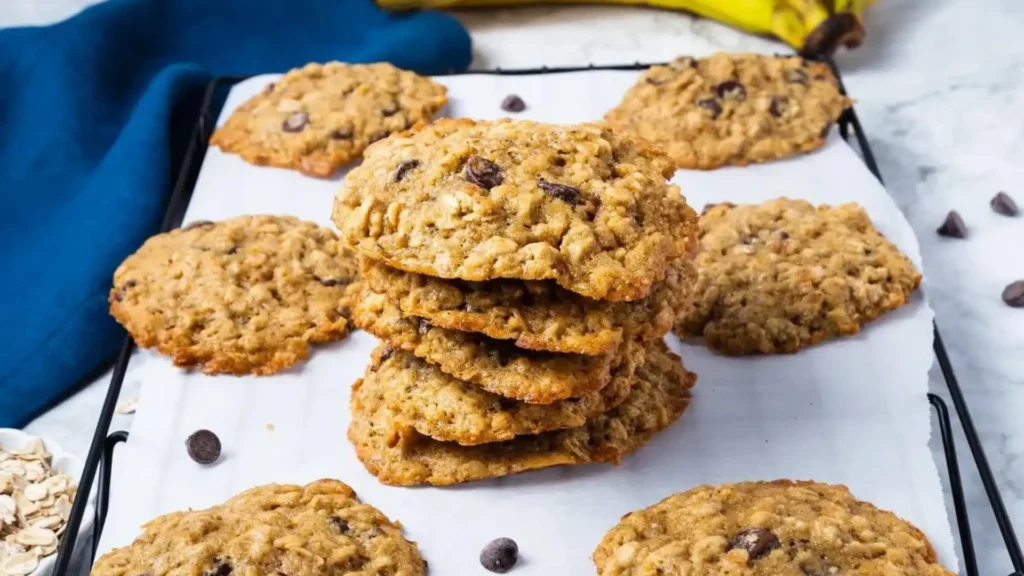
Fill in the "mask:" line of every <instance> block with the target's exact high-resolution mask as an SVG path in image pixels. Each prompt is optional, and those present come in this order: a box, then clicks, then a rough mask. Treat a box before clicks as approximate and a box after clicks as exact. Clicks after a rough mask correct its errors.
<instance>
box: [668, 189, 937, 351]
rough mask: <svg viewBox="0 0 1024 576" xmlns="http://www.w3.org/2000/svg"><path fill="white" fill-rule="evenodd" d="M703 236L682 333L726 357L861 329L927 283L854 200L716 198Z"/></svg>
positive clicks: (789, 348)
mask: <svg viewBox="0 0 1024 576" xmlns="http://www.w3.org/2000/svg"><path fill="white" fill-rule="evenodd" d="M700 234H701V240H700V241H701V251H700V254H699V255H698V256H697V268H698V269H699V270H700V278H699V279H698V281H697V287H696V290H695V294H694V297H693V306H692V308H691V309H690V311H689V312H688V313H687V314H686V316H685V317H684V318H683V320H682V321H681V322H680V323H679V324H678V325H677V327H676V331H677V333H679V335H680V336H682V337H687V336H703V337H704V340H705V343H706V344H707V346H708V347H709V348H712V349H714V350H717V351H719V352H722V353H725V354H730V355H742V354H777V353H792V352H797V351H798V350H800V349H801V348H805V347H807V346H811V345H813V344H816V343H818V342H821V341H823V340H825V339H827V338H832V337H835V336H841V335H847V334H856V333H857V332H859V331H860V327H861V326H862V325H863V324H865V323H867V322H869V321H871V320H874V319H876V318H878V317H880V316H882V315H883V314H885V313H886V312H889V311H892V310H895V309H896V308H899V307H900V306H902V305H904V304H906V303H907V301H908V299H909V298H910V294H911V293H912V292H913V291H914V290H916V289H917V287H918V285H919V284H920V283H921V274H920V273H919V272H918V271H917V270H916V269H915V268H914V265H913V263H912V262H911V261H910V259H908V258H907V257H906V256H905V255H903V254H902V253H901V252H900V251H899V249H898V248H897V247H896V246H895V245H893V244H892V242H889V240H887V239H886V238H885V237H884V236H882V234H880V233H879V232H878V231H877V230H875V228H874V227H873V226H872V225H871V220H870V219H869V218H868V215H867V213H866V212H865V211H864V209H863V208H861V207H860V206H858V205H856V204H843V205H840V206H835V207H833V206H827V205H821V206H817V207H815V206H813V205H811V204H810V203H808V202H806V201H804V200H791V199H788V198H777V199H775V200H770V201H768V202H765V203H763V204H758V205H744V206H735V205H732V204H718V205H716V206H713V207H710V208H709V209H708V210H707V211H706V212H705V213H704V214H703V215H702V216H701V219H700Z"/></svg>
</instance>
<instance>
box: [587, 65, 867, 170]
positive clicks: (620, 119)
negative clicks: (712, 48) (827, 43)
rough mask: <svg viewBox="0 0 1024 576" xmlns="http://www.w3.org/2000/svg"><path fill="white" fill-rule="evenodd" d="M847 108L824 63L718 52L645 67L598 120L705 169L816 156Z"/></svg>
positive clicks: (683, 165)
mask: <svg viewBox="0 0 1024 576" xmlns="http://www.w3.org/2000/svg"><path fill="white" fill-rule="evenodd" d="M851 104H852V102H851V101H850V99H848V98H846V97H845V96H843V95H842V94H841V93H840V92H839V83H838V81H837V80H836V78H835V76H834V75H833V74H832V71H831V70H830V69H829V67H828V66H827V65H825V64H823V63H820V62H811V61H807V60H804V59H803V58H800V57H799V56H767V55H762V54H725V53H719V54H715V55H713V56H710V57H708V58H700V59H695V58H689V57H681V58H677V59H675V60H673V61H672V62H671V63H670V64H669V65H668V66H654V67H652V68H651V69H649V70H648V71H646V72H645V73H644V74H643V75H642V76H641V77H640V79H639V80H638V81H637V83H636V84H634V85H633V87H632V88H630V89H629V91H628V92H626V95H625V97H623V99H622V103H621V104H619V105H618V106H617V107H616V108H614V109H612V110H611V111H609V112H608V114H606V115H605V119H606V120H607V121H608V122H609V123H610V124H611V125H612V126H614V127H616V128H620V129H622V130H627V131H629V132H632V133H634V134H637V135H639V136H642V137H644V138H647V139H648V140H650V141H652V142H654V143H656V144H658V145H659V146H661V147H662V148H663V149H664V150H665V151H666V152H667V153H668V155H669V157H671V158H672V160H673V161H674V162H675V163H676V165H677V166H679V167H680V168H699V169H703V170H707V169H711V168H717V167H719V166H723V165H725V164H735V165H740V166H745V165H747V164H750V163H753V162H767V161H770V160H775V159H778V158H785V157H787V156H793V155H796V154H800V153H803V152H810V151H812V150H816V149H818V148H820V147H821V146H822V145H824V143H825V139H826V137H827V136H828V133H829V130H830V129H831V128H832V125H833V123H835V122H836V120H838V119H839V115H840V114H842V112H843V110H845V109H846V108H848V107H849V106H850V105H851Z"/></svg>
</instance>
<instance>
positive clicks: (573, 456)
mask: <svg viewBox="0 0 1024 576" xmlns="http://www.w3.org/2000/svg"><path fill="white" fill-rule="evenodd" d="M696 379H697V377H696V376H695V375H693V374H692V373H690V372H687V371H686V369H685V368H683V366H682V364H681V363H680V361H679V357H678V356H676V355H675V354H673V353H672V352H671V351H669V350H668V348H667V347H666V346H665V344H664V343H663V342H661V341H660V340H659V341H657V342H654V343H652V344H649V345H648V348H647V350H646V362H645V364H644V365H643V366H642V367H640V368H638V369H637V373H636V379H635V381H634V383H633V389H632V390H631V391H630V393H629V396H627V397H626V400H625V401H624V402H623V403H622V404H621V405H619V406H618V407H617V408H615V409H613V410H611V411H610V412H608V413H606V414H602V415H600V416H595V417H593V418H591V419H589V420H587V422H586V423H585V424H584V425H582V426H579V427H576V428H570V429H567V430H559V431H554V432H545V433H543V434H537V435H534V436H517V437H516V438H514V439H512V440H508V441H506V442H498V443H493V444H481V445H479V446H460V445H458V444H456V443H453V442H439V441H437V440H433V439H430V438H428V437H426V436H423V435H421V434H419V433H417V432H416V431H415V429H413V428H412V427H411V426H410V425H408V424H407V423H405V422H404V421H403V420H402V418H401V417H400V415H398V414H396V413H394V412H392V411H391V410H390V409H389V408H388V406H387V404H386V403H385V402H383V401H382V400H381V394H380V391H379V388H378V386H377V383H376V381H374V380H360V381H359V382H357V383H356V384H355V385H354V386H353V387H352V405H351V407H352V421H351V423H350V425H349V430H348V437H349V440H351V442H352V444H353V445H354V446H355V448H356V455H357V456H358V457H359V460H360V461H362V463H363V465H364V466H366V469H367V470H369V471H370V473H372V474H374V475H375V476H377V478H378V479H379V480H380V481H381V482H383V483H385V484H392V485H400V486H411V485H416V484H433V485H447V484H457V483H460V482H469V481H473V480H482V479H485V478H495V477H498V476H507V475H509V474H516V473H519V472H525V471H527V470H535V469H539V468H548V467H550V466H560V465H571V464H586V463H591V462H605V463H614V464H617V463H619V461H621V460H622V458H624V457H626V456H628V455H630V454H632V453H633V452H635V451H636V450H638V449H639V448H640V447H641V446H643V445H644V444H646V443H647V442H649V441H650V439H651V438H652V437H653V436H654V435H655V434H657V433H658V432H660V431H661V430H664V429H665V428H667V427H668V426H669V425H671V424H672V423H673V422H675V421H676V420H678V419H679V416H680V415H682V413H683V411H684V410H685V409H686V406H687V404H689V402H690V388H692V387H693V385H694V383H695V382H696Z"/></svg>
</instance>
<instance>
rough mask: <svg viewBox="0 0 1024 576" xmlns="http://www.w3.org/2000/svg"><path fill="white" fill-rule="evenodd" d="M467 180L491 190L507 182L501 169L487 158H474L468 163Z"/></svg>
mask: <svg viewBox="0 0 1024 576" xmlns="http://www.w3.org/2000/svg"><path fill="white" fill-rule="evenodd" d="M466 180H469V181H470V182H472V183H473V184H476V185H477V186H479V187H481V188H483V189H484V190H490V189H491V188H494V187H495V186H498V185H499V184H501V183H502V182H504V181H505V177H504V176H503V175H502V173H501V167H500V166H498V165H497V164H495V163H494V162H491V161H490V160H488V159H486V158H481V157H479V156H473V157H472V158H470V159H469V160H468V161H466Z"/></svg>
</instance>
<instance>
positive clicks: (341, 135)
mask: <svg viewBox="0 0 1024 576" xmlns="http://www.w3.org/2000/svg"><path fill="white" fill-rule="evenodd" d="M331 138H332V139H334V140H351V139H352V129H351V128H338V129H337V130H335V131H334V132H331Z"/></svg>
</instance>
